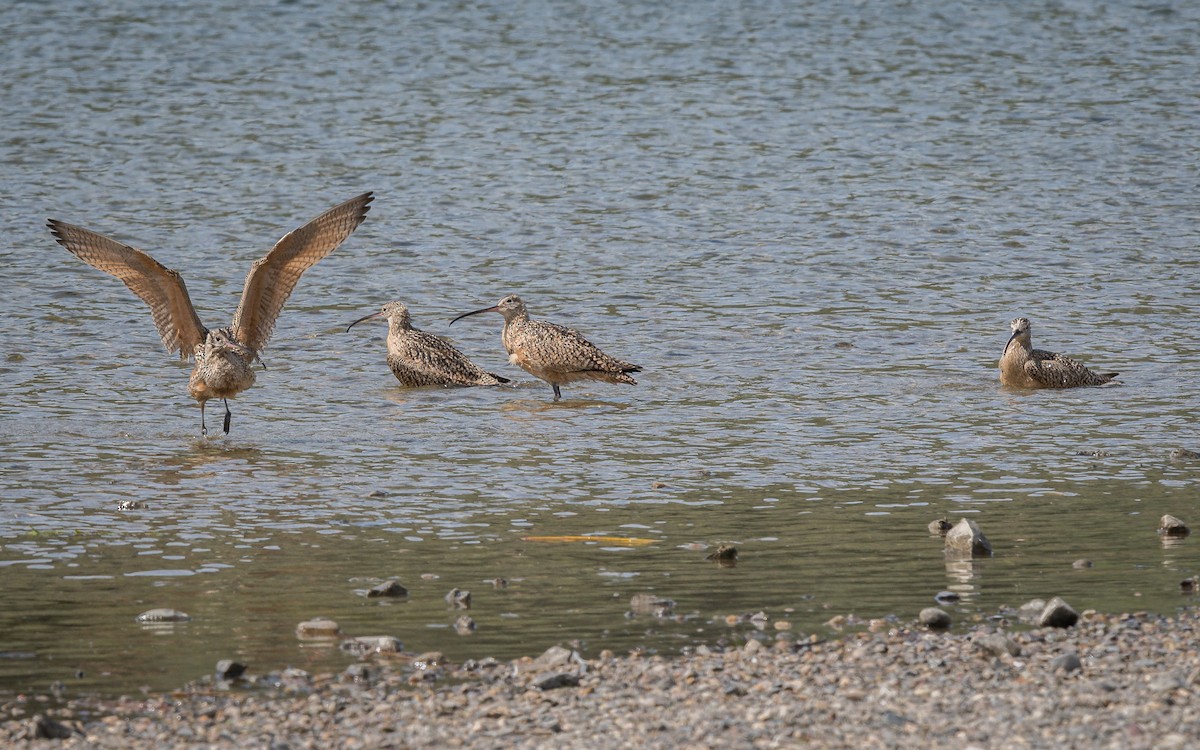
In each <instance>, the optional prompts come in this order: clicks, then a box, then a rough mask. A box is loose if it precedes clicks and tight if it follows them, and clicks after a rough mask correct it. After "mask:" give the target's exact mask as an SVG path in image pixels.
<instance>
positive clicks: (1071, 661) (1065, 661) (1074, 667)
mask: <svg viewBox="0 0 1200 750" xmlns="http://www.w3.org/2000/svg"><path fill="white" fill-rule="evenodd" d="M1081 669H1083V662H1081V661H1079V655H1078V654H1074V653H1071V654H1063V655H1062V656H1056V657H1054V658H1053V659H1051V660H1050V671H1051V672H1063V673H1070V672H1078V671H1079V670H1081Z"/></svg>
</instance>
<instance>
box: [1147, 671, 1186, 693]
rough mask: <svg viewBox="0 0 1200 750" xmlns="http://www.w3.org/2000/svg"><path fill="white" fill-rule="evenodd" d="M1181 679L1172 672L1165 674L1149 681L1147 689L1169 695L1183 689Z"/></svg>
mask: <svg viewBox="0 0 1200 750" xmlns="http://www.w3.org/2000/svg"><path fill="white" fill-rule="evenodd" d="M1185 686H1186V683H1184V681H1183V678H1182V677H1180V676H1179V675H1177V674H1174V673H1173V672H1165V673H1163V674H1160V675H1158V676H1156V677H1152V678H1151V679H1150V684H1149V687H1150V689H1151V690H1153V691H1154V692H1156V693H1169V692H1171V691H1172V690H1178V689H1179V688H1182V687H1185Z"/></svg>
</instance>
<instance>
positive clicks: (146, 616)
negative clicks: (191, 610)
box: [134, 608, 192, 622]
mask: <svg viewBox="0 0 1200 750" xmlns="http://www.w3.org/2000/svg"><path fill="white" fill-rule="evenodd" d="M134 619H136V620H137V621H138V622H187V621H188V620H191V619H192V617H191V615H189V614H188V613H187V612H180V611H179V610H177V609H167V608H159V609H148V610H146V611H145V612H143V613H141V614H140V615H138V616H137V617H136V618H134Z"/></svg>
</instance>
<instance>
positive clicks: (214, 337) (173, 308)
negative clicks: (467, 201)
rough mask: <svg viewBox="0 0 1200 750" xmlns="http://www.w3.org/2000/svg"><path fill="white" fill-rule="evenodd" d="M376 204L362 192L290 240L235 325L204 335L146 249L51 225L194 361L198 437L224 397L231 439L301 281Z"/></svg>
mask: <svg viewBox="0 0 1200 750" xmlns="http://www.w3.org/2000/svg"><path fill="white" fill-rule="evenodd" d="M373 197H374V196H373V195H372V194H371V193H363V194H362V195H360V196H358V197H357V198H352V199H350V200H348V201H346V202H345V203H343V204H341V205H340V206H336V207H334V208H331V209H329V210H328V211H326V212H325V213H323V214H321V215H320V216H318V217H317V218H315V219H313V220H312V221H310V222H308V223H307V224H305V225H304V226H302V227H300V228H299V229H296V230H294V231H291V232H288V233H287V234H285V235H284V236H283V238H282V239H280V240H279V242H277V243H275V247H273V248H271V251H270V252H269V253H267V254H266V255H265V256H263V257H262V258H260V259H259V260H257V261H255V263H254V265H253V266H252V267H251V268H250V273H249V275H248V276H246V285H245V287H244V288H243V290H242V300H241V302H240V303H239V304H238V308H237V312H236V313H234V315H233V325H231V326H229V327H228V328H217V329H215V330H209V329H208V328H205V327H204V324H203V323H201V322H200V317H199V316H198V315H197V314H196V310H195V308H194V307H193V306H192V300H191V298H190V297H189V296H188V292H187V287H186V286H185V285H184V283H183V277H182V276H180V275H179V273H178V272H177V271H172V270H171V269H169V268H167V267H166V266H164V265H162V264H161V263H159V262H158V261H156V260H154V258H151V257H150V256H149V255H147V254H146V253H144V252H142V251H141V250H138V249H136V248H133V247H130V246H129V245H126V244H123V243H121V242H117V241H116V240H113V239H109V238H108V237H105V236H104V235H102V234H97V233H95V232H93V231H91V230H88V229H84V228H83V227H77V226H75V225H73V224H67V223H65V222H61V221H57V220H55V219H50V221H49V222H48V226H49V227H50V231H51V233H53V234H54V238H55V239H56V240H58V242H59V244H61V245H62V246H63V247H65V248H66V249H67V250H70V251H71V252H72V253H74V254H75V255H76V256H77V257H78V258H79V259H80V260H82V261H84V262H85V263H87V264H89V265H91V266H94V267H95V268H98V269H100V270H101V271H104V272H105V273H107V274H111V275H113V276H116V277H117V278H118V279H120V280H121V281H123V282H125V286H127V287H129V289H130V290H131V291H132V292H133V293H134V294H136V295H137V296H139V297H141V298H142V301H144V302H145V303H146V304H147V305H149V306H150V312H151V314H152V315H153V316H154V325H155V326H156V327H157V328H158V333H159V335H160V336H161V337H162V342H163V345H164V346H166V347H167V351H168V352H171V353H174V352H176V351H178V352H179V358H180V359H181V360H186V359H187V358H188V357H189V356H190V357H193V358H194V359H195V360H196V366H195V367H194V368H193V369H192V376H191V379H190V380H189V381H188V393H189V394H191V396H192V398H194V399H196V400H197V401H199V402H200V432H201V433H202V434H204V435H207V434H208V427H207V426H206V425H205V424H204V404H205V402H207V401H208V400H209V399H212V398H219V399H221V400H222V401H223V402H224V403H225V423H224V429H225V432H226V434H228V433H229V422H230V419H231V418H232V416H233V415H232V414H231V413H230V411H229V401H228V400H227V399H231V398H233V397H234V396H236V395H237V394H239V393H241V392H242V391H244V390H246V389H247V388H249V387H250V386H252V385H254V370H253V369H252V368H251V365H252V364H253V363H254V361H255V360H258V361H259V362H260V363H261V362H262V360H260V359H259V357H258V354H259V352H260V351H262V350H263V348H264V347H265V346H266V345H267V340H268V339H269V338H271V332H272V331H274V329H275V320H276V319H277V318H278V317H279V311H280V310H281V309H282V308H283V303H284V302H286V301H287V298H288V297H289V296H290V295H291V293H292V289H294V288H295V286H296V282H297V281H299V280H300V275H301V274H303V273H304V272H305V271H307V270H308V269H309V268H310V267H311V266H312V265H313V264H314V263H316V262H317V261H319V260H321V259H322V258H324V257H325V256H326V255H329V254H330V253H331V252H333V251H334V250H335V249H337V247H338V245H340V244H342V242H343V241H344V240H345V239H346V238H347V237H349V236H350V234H351V233H352V232H353V231H354V230H355V229H357V228H358V225H359V224H361V223H362V221H363V218H365V217H366V215H367V211H368V210H369V209H370V206H369V205H368V204H370V202H371V200H372V199H373ZM264 369H265V365H264Z"/></svg>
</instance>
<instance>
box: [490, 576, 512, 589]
mask: <svg viewBox="0 0 1200 750" xmlns="http://www.w3.org/2000/svg"><path fill="white" fill-rule="evenodd" d="M492 588H494V589H506V588H508V579H507V578H493V579H492Z"/></svg>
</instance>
